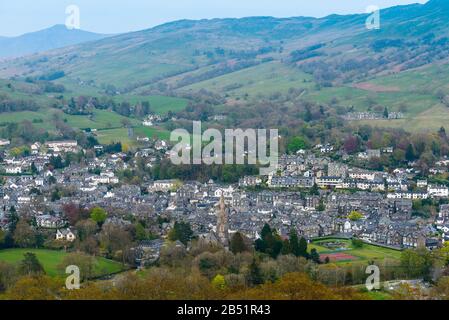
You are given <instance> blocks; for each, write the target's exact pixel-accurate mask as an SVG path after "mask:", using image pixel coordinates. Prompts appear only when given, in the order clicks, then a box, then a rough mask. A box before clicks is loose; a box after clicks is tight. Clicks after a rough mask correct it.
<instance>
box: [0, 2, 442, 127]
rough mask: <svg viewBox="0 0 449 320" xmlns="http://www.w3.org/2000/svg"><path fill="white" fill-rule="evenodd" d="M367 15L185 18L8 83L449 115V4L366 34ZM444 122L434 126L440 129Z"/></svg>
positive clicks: (26, 61)
mask: <svg viewBox="0 0 449 320" xmlns="http://www.w3.org/2000/svg"><path fill="white" fill-rule="evenodd" d="M367 17H368V15H367V14H354V15H331V16H328V17H324V18H311V17H292V18H282V19H281V18H274V17H247V18H241V19H211V20H198V21H192V20H181V21H175V22H171V23H167V24H163V25H161V26H157V27H155V28H151V29H147V30H142V31H138V32H132V33H127V34H121V35H117V36H113V37H108V38H104V39H100V40H97V41H93V42H90V43H82V44H79V45H75V46H71V47H66V48H62V49H56V50H52V51H49V52H45V53H41V54H37V55H35V56H32V57H25V58H19V59H15V60H10V61H7V62H6V63H4V64H3V67H2V68H0V77H3V78H10V79H15V80H17V81H23V80H24V79H26V78H29V77H35V78H36V77H38V78H39V77H40V78H42V77H44V78H47V77H48V76H49V75H53V74H55V73H56V74H62V75H63V76H62V77H59V78H58V79H55V80H54V82H55V83H59V84H63V85H64V86H65V87H66V88H67V89H68V90H71V91H72V92H76V93H83V94H86V93H87V94H91V95H95V94H99V95H104V94H105V93H107V92H114V94H116V93H118V94H119V95H129V96H135V95H137V96H148V95H159V96H161V95H162V96H182V97H191V96H192V95H195V94H197V93H198V92H203V93H204V92H206V93H212V94H215V95H218V96H219V97H221V98H222V100H223V101H224V105H226V104H236V103H237V104H238V103H239V101H254V102H255V103H257V101H260V99H261V98H263V97H268V96H270V95H279V94H281V95H282V94H285V93H286V92H288V91H289V90H291V89H295V90H302V91H303V93H302V98H303V99H304V100H308V101H312V102H318V103H323V104H328V105H338V106H340V107H344V108H353V109H354V110H356V111H369V110H370V109H371V108H372V107H373V106H377V108H379V109H383V108H384V107H388V109H389V110H390V111H402V112H404V113H405V115H406V117H407V119H408V118H410V119H419V117H420V116H423V114H424V113H425V112H426V111H428V110H432V109H433V110H439V112H440V111H441V110H445V109H444V108H442V104H441V97H440V96H441V92H440V91H441V90H442V91H443V92H445V91H447V87H448V86H449V81H448V80H446V79H449V77H448V75H449V74H448V73H449V69H448V68H447V67H446V64H447V61H448V58H449V19H448V18H449V10H448V4H447V2H446V1H443V0H430V1H429V2H428V3H426V4H412V5H407V6H396V7H392V8H387V9H385V10H382V11H381V28H380V29H379V30H368V29H367V28H366V27H365V21H366V19H367ZM435 68H437V70H438V71H437V72H436V75H437V78H432V80H433V81H430V82H426V83H425V86H424V87H425V88H424V87H423V86H422V81H421V75H422V74H423V73H424V74H434V75H435ZM434 79H437V80H434ZM417 88H419V90H417ZM424 89H425V90H424ZM443 113H444V111H443ZM443 118H444V117H443ZM443 118H442V117H436V118H432V119H433V120H432V123H431V127H432V129H433V128H436V127H439V126H440V125H443V124H444V121H440V120H438V119H443ZM408 123H411V122H409V121H405V123H404V125H407V124H408ZM390 124H391V125H393V126H397V122H394V123H393V122H386V123H385V125H390ZM413 128H415V126H413Z"/></svg>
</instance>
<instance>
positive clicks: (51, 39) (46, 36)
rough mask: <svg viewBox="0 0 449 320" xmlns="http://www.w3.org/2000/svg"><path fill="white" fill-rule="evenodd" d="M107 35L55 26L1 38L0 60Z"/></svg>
mask: <svg viewBox="0 0 449 320" xmlns="http://www.w3.org/2000/svg"><path fill="white" fill-rule="evenodd" d="M105 37H107V35H103V34H97V33H92V32H87V31H83V30H76V29H75V30H69V29H67V28H66V27H65V26H64V25H55V26H53V27H51V28H48V29H44V30H40V31H37V32H31V33H27V34H24V35H21V36H18V37H0V58H12V57H19V56H25V55H29V54H33V53H38V52H43V51H47V50H52V49H57V48H62V47H66V46H70V45H75V44H79V43H82V42H87V41H93V40H98V39H102V38H105Z"/></svg>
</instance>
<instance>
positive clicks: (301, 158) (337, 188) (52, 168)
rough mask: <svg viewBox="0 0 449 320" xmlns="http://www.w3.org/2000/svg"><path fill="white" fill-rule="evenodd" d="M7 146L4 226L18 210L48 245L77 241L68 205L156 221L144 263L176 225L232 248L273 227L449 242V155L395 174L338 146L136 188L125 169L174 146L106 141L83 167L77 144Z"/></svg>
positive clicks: (114, 220)
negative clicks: (261, 167) (217, 175)
mask: <svg viewBox="0 0 449 320" xmlns="http://www.w3.org/2000/svg"><path fill="white" fill-rule="evenodd" d="M1 144H2V148H3V149H2V151H1V159H2V162H1V166H0V174H1V176H0V179H1V180H0V181H1V185H0V227H1V228H2V229H3V230H8V228H9V227H10V225H11V223H12V221H10V220H11V216H12V215H11V211H14V212H16V213H17V214H18V215H19V217H20V216H26V217H27V218H28V219H30V221H33V222H34V225H35V228H37V229H39V230H43V234H45V236H46V237H47V239H46V240H48V241H50V242H56V243H57V242H62V243H70V242H73V241H75V239H76V238H77V237H79V233H80V230H79V228H80V226H79V225H76V224H72V223H76V221H73V219H71V217H69V216H67V214H68V211H69V210H68V209H67V207H69V206H75V207H76V208H79V209H80V210H86V211H89V210H92V209H93V208H103V209H104V210H105V211H106V212H107V217H105V221H104V224H111V225H116V226H122V227H123V226H127V225H130V224H132V223H133V221H136V220H137V221H139V220H140V221H141V220H144V221H158V223H155V224H156V225H157V227H154V226H148V227H147V228H148V229H150V230H151V236H152V237H151V239H149V238H148V239H145V240H142V241H141V243H140V244H139V245H138V246H137V247H136V248H135V250H140V251H142V250H145V249H148V250H147V251H148V252H150V254H147V255H145V258H143V257H142V254H140V255H139V254H137V255H136V257H135V259H136V261H137V263H138V265H144V264H146V263H148V262H151V261H155V260H156V259H157V257H158V254H159V252H160V249H161V247H162V246H163V243H164V241H162V239H165V238H167V237H168V233H169V231H170V230H171V229H172V228H173V226H174V224H175V223H178V222H183V223H188V224H189V225H190V226H191V228H192V231H193V232H194V234H195V235H196V236H197V237H199V238H201V239H206V240H207V241H214V242H217V243H221V244H222V245H223V246H224V247H227V246H228V245H229V238H230V237H231V235H232V234H235V233H237V232H239V233H241V234H243V235H245V236H246V237H247V238H249V239H252V240H253V241H254V240H256V239H258V238H259V237H260V231H261V230H262V228H263V227H264V225H265V224H269V225H270V226H271V227H272V228H273V229H274V230H276V231H277V232H278V234H279V235H280V236H281V237H282V238H287V237H288V235H289V233H290V231H291V230H292V228H293V229H294V230H296V231H297V233H298V234H299V235H300V236H301V237H304V238H305V239H307V240H308V241H312V240H313V239H317V238H322V237H330V236H332V237H340V238H346V239H351V238H357V239H360V240H362V241H364V242H366V243H372V244H376V245H381V246H385V247H389V248H396V249H406V248H416V247H419V246H425V247H427V248H429V249H434V248H437V247H440V246H441V245H442V244H443V243H444V242H445V241H448V240H449V204H448V203H449V201H448V200H449V189H448V186H447V185H443V184H438V183H435V182H434V181H436V179H434V175H437V174H447V172H448V169H449V159H446V158H442V159H438V160H437V161H436V162H435V163H434V166H433V167H432V168H430V170H429V172H430V173H429V176H427V177H423V176H422V175H421V174H420V172H419V170H418V169H417V168H416V167H415V166H414V163H413V162H409V163H408V165H407V166H406V167H398V168H395V169H394V170H392V171H391V172H380V171H379V172H378V171H372V170H366V169H363V168H358V167H354V166H352V165H350V164H348V163H350V161H349V156H348V155H346V154H344V152H342V151H341V150H334V149H335V148H334V147H333V146H332V145H316V146H314V147H313V148H311V149H310V150H303V149H301V150H298V151H297V152H295V153H294V154H289V155H283V156H281V157H280V158H279V161H278V166H277V168H276V170H275V171H273V172H271V173H270V174H269V175H266V176H256V175H251V176H243V177H241V178H240V180H239V182H238V183H234V184H223V183H217V182H214V181H213V180H209V181H208V182H205V183H202V182H199V181H181V180H178V179H176V180H174V179H173V180H152V179H150V178H149V177H145V176H142V177H140V180H139V182H138V183H135V182H134V181H132V177H128V176H127V175H126V174H125V173H126V172H132V170H134V169H135V168H136V167H138V166H140V167H142V166H143V167H145V168H151V167H153V166H156V165H157V164H158V163H159V162H160V161H161V159H164V158H168V157H169V154H170V152H169V143H167V142H166V141H163V140H159V139H148V141H146V142H145V146H142V147H141V148H139V149H138V150H136V151H135V152H134V153H133V154H130V153H125V152H116V151H115V150H110V151H109V152H105V150H104V148H105V146H100V145H98V146H95V147H94V148H93V150H95V153H94V154H92V153H90V154H89V156H83V157H82V158H81V159H79V161H68V160H67V159H69V158H70V157H69V156H70V155H71V156H72V157H74V155H77V154H85V155H87V154H88V152H87V151H86V150H83V149H82V148H81V147H80V146H79V145H78V143H77V142H76V141H48V142H46V143H45V144H40V143H38V142H36V143H34V144H32V145H30V146H29V150H27V151H26V152H22V153H21V154H20V155H18V154H17V150H14V149H13V148H9V144H8V141H5V140H2V141H1ZM392 152H393V148H384V149H382V150H366V151H365V152H361V153H358V154H356V155H354V156H352V157H354V158H356V160H357V161H362V162H363V161H370V160H371V159H373V158H375V157H379V156H380V155H381V154H384V153H386V154H388V153H392ZM336 154H340V155H341V156H340V157H339V158H340V160H338V161H336V160H333V159H335V158H336V157H335V155H336ZM64 159H65V160H64ZM69 162H70V163H69ZM217 208H218V209H217ZM71 220H72V221H71ZM83 232H84V231H83Z"/></svg>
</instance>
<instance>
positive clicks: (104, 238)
mask: <svg viewBox="0 0 449 320" xmlns="http://www.w3.org/2000/svg"><path fill="white" fill-rule="evenodd" d="M131 238H132V237H131V233H130V232H128V231H127V230H126V229H125V228H123V227H121V226H116V225H113V224H106V225H104V226H103V228H102V230H101V233H100V242H101V247H102V248H104V249H105V250H106V252H107V254H108V255H109V256H111V257H114V258H123V253H124V251H125V250H126V249H128V248H130V247H131V244H132V241H131Z"/></svg>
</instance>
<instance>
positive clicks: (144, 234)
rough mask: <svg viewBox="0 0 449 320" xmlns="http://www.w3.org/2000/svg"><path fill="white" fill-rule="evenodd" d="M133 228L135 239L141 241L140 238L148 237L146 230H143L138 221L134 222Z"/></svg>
mask: <svg viewBox="0 0 449 320" xmlns="http://www.w3.org/2000/svg"><path fill="white" fill-rule="evenodd" d="M135 230H136V235H135V238H136V240H140V241H142V240H146V239H148V234H147V231H146V230H145V228H144V226H143V225H142V224H141V223H140V222H138V223H136V225H135Z"/></svg>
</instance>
